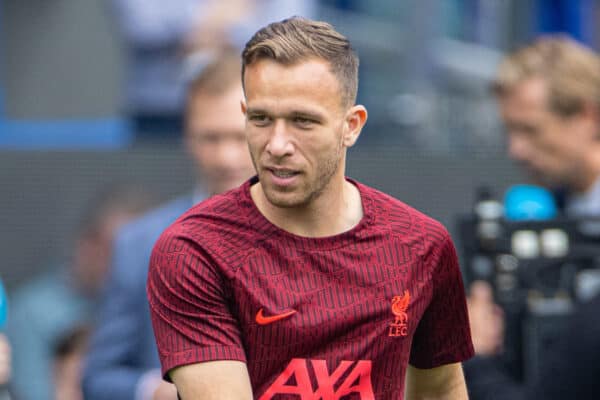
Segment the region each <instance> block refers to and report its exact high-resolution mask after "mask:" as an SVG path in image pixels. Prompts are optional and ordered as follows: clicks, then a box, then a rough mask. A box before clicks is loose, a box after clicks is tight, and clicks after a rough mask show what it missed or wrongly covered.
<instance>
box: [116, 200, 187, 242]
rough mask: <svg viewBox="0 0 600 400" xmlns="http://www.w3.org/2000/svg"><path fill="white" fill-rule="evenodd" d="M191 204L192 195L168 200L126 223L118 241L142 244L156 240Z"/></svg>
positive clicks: (120, 231)
mask: <svg viewBox="0 0 600 400" xmlns="http://www.w3.org/2000/svg"><path fill="white" fill-rule="evenodd" d="M191 206H192V197H191V195H188V196H181V197H178V198H176V199H173V200H171V201H168V202H166V203H164V204H162V205H160V206H158V207H156V208H154V209H152V210H150V211H149V212H147V213H145V214H144V215H142V216H141V217H138V218H136V219H134V220H133V221H131V222H129V223H127V224H126V225H124V226H123V227H122V228H121V229H120V230H119V233H118V236H117V241H118V242H121V243H127V244H140V243H144V242H146V241H147V240H149V241H154V240H156V239H157V238H158V236H159V235H160V233H161V232H162V231H163V230H164V229H165V228H167V227H168V226H169V225H170V224H172V223H173V222H174V221H175V220H176V219H177V218H178V217H179V216H180V215H182V214H183V213H185V211H186V210H188V209H189V208H190V207H191Z"/></svg>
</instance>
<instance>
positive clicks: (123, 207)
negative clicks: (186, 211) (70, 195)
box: [7, 186, 148, 400]
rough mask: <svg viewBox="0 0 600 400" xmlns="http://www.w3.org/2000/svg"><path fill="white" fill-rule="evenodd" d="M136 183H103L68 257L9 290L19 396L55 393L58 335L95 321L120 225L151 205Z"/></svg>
mask: <svg viewBox="0 0 600 400" xmlns="http://www.w3.org/2000/svg"><path fill="white" fill-rule="evenodd" d="M147 198H148V196H147V194H146V193H143V192H142V191H140V190H139V189H137V188H133V187H127V186H126V187H121V186H118V187H117V186H114V187H110V188H106V189H104V191H103V192H102V193H101V194H100V195H99V196H97V198H95V199H94V200H93V201H92V202H90V204H89V205H88V207H87V210H86V211H85V214H84V215H83V218H82V221H81V223H80V226H79V227H78V229H77V232H76V235H77V236H76V238H75V240H74V245H73V249H72V253H71V257H70V259H69V260H68V262H65V264H64V265H61V266H59V267H57V268H49V269H48V270H47V271H45V272H44V273H43V274H42V275H41V276H39V277H36V278H35V279H33V280H31V281H30V282H27V283H26V284H25V285H24V286H22V287H20V288H19V289H18V290H16V292H15V293H14V294H13V295H12V296H9V298H10V299H11V304H10V308H9V313H10V315H9V318H8V324H7V333H8V338H9V342H10V344H11V345H12V357H13V371H12V379H11V382H10V385H11V391H13V390H14V395H15V397H17V398H19V399H24V400H45V399H53V398H54V396H53V392H54V390H53V383H52V371H53V369H52V360H53V349H54V346H55V343H56V341H57V340H58V339H59V338H61V337H62V336H63V335H64V334H65V333H66V332H67V331H70V330H71V329H72V328H73V327H74V326H78V325H80V324H84V323H92V322H94V321H95V320H94V318H95V311H96V308H97V306H98V301H99V296H100V292H101V290H102V287H103V286H104V284H105V282H106V277H107V275H108V271H109V268H110V258H111V254H112V249H111V245H112V241H113V239H114V234H115V232H116V231H117V229H118V228H119V227H120V226H122V225H123V224H124V223H126V222H127V221H129V220H131V219H132V218H134V217H136V216H138V215H139V214H140V213H141V212H143V211H145V210H147V209H148V201H147Z"/></svg>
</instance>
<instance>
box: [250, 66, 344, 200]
mask: <svg viewBox="0 0 600 400" xmlns="http://www.w3.org/2000/svg"><path fill="white" fill-rule="evenodd" d="M244 80H245V88H246V102H245V104H244V105H243V108H244V111H245V114H246V133H247V137H248V145H249V147H250V153H251V155H252V161H253V162H254V166H255V168H256V171H257V173H258V176H259V180H260V184H261V187H262V191H263V193H264V194H265V197H266V198H267V200H269V202H270V203H271V204H273V205H275V206H277V207H284V208H288V207H303V206H307V205H309V204H310V203H311V202H312V201H313V200H315V199H316V198H318V197H320V196H321V195H322V194H324V193H325V192H327V191H328V189H330V185H329V184H330V182H331V181H332V178H334V177H340V176H341V177H342V179H343V174H344V171H343V169H344V159H345V144H344V131H345V129H346V122H345V114H346V110H345V109H344V107H342V105H341V97H340V85H339V83H338V80H337V78H336V77H335V76H334V75H333V74H332V73H331V72H330V70H329V64H328V63H326V62H325V61H322V60H317V59H312V60H309V61H306V62H302V63H299V64H294V65H282V64H279V63H276V62H274V61H272V60H259V61H257V62H255V63H253V64H251V65H250V66H248V67H247V68H246V71H245V76H244Z"/></svg>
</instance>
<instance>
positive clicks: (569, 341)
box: [465, 36, 600, 400]
mask: <svg viewBox="0 0 600 400" xmlns="http://www.w3.org/2000/svg"><path fill="white" fill-rule="evenodd" d="M494 92H495V94H496V96H497V99H498V102H499V107H500V114H501V117H502V120H503V122H504V124H505V126H506V130H507V140H508V154H509V156H510V157H511V158H512V159H513V160H515V161H516V162H517V163H519V164H520V165H521V166H523V168H524V169H525V171H526V172H527V173H529V175H530V176H531V178H532V179H533V181H535V183H537V184H540V185H543V186H545V187H546V188H548V189H550V190H553V191H555V193H558V194H559V196H558V198H557V200H558V204H559V206H560V205H562V206H563V208H564V212H565V213H566V214H567V215H569V216H577V217H582V216H593V217H598V216H600V58H599V57H598V55H597V54H595V53H594V52H593V51H592V50H590V49H588V48H586V47H584V46H582V45H580V44H578V43H576V42H575V41H573V40H571V39H569V38H567V37H564V36H548V37H543V38H541V39H539V40H537V41H535V42H534V43H533V44H531V45H529V46H526V47H524V48H522V49H519V50H518V51H516V52H514V53H512V54H510V55H509V56H508V57H506V58H505V60H504V61H503V62H502V63H501V65H500V68H499V70H498V74H497V77H496V81H495V83H494ZM468 306H469V316H470V321H471V332H472V334H473V344H474V346H475V351H476V354H477V357H475V358H474V359H473V360H471V361H469V362H467V363H466V364H465V375H466V378H467V383H468V385H469V388H470V391H471V399H472V400H483V399H511V400H512V399H566V398H572V399H592V398H598V394H599V393H600V379H598V377H599V376H600V368H598V360H600V313H599V312H598V310H599V309H600V297H599V296H598V295H597V296H596V297H595V298H593V299H592V300H591V301H590V302H588V303H587V304H584V305H583V306H581V307H579V309H577V311H576V312H575V314H574V315H573V316H572V318H571V320H570V324H569V326H568V330H567V333H566V334H565V335H564V336H563V337H561V338H560V340H559V343H558V344H557V347H556V348H554V347H553V348H552V349H553V351H554V352H555V353H554V354H553V355H552V358H553V360H554V362H553V363H550V364H549V365H543V366H542V371H541V379H540V382H539V384H538V385H535V386H534V387H530V388H525V387H520V386H518V385H516V384H515V382H513V381H512V379H511V378H510V376H509V375H508V374H507V373H506V371H505V370H504V369H503V366H502V365H501V364H499V362H498V361H497V359H496V358H495V356H497V355H498V354H500V352H501V351H502V342H503V326H504V320H503V314H502V312H501V311H500V310H499V307H498V305H496V304H495V303H494V300H493V294H492V289H491V287H490V286H489V285H488V284H486V283H483V282H475V283H474V284H473V285H472V287H471V294H470V296H469V299H468Z"/></svg>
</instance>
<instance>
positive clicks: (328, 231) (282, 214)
mask: <svg viewBox="0 0 600 400" xmlns="http://www.w3.org/2000/svg"><path fill="white" fill-rule="evenodd" d="M339 186H340V188H339V189H337V188H336V189H333V188H329V190H328V193H324V194H322V195H321V196H320V197H319V198H318V199H315V200H314V201H312V202H311V204H310V205H307V206H305V207H292V208H284V207H277V206H275V205H273V204H272V203H270V202H269V200H268V199H267V198H266V197H265V195H264V192H263V191H262V188H261V187H260V183H257V184H256V185H254V186H253V187H252V188H251V194H252V199H253V201H254V203H255V204H256V206H257V208H258V209H259V211H260V212H261V213H262V214H263V215H264V216H265V218H267V219H268V220H269V221H270V222H271V223H272V224H274V225H275V226H277V227H279V228H281V229H283V230H285V231H287V232H290V233H292V234H294V235H298V236H303V237H313V238H318V237H327V236H334V235H338V234H340V233H343V232H346V231H349V230H350V229H352V228H353V227H355V226H356V225H357V224H358V223H359V222H360V220H361V219H362V217H363V207H362V200H361V195H360V191H359V190H358V188H357V187H356V186H355V185H354V184H352V183H350V182H348V181H347V180H345V179H344V180H343V182H342V183H341V185H339Z"/></svg>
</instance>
